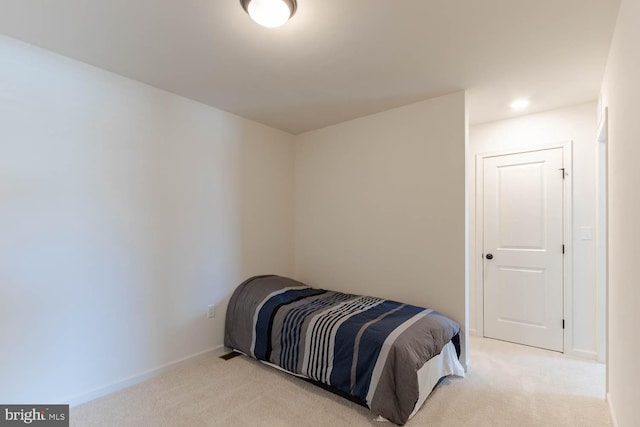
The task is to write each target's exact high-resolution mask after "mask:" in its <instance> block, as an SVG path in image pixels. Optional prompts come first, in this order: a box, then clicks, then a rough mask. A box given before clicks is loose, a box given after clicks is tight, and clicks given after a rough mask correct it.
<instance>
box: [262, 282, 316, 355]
mask: <svg viewBox="0 0 640 427" xmlns="http://www.w3.org/2000/svg"><path fill="white" fill-rule="evenodd" d="M323 292H326V291H324V290H322V289H313V288H305V289H292V290H289V291H286V292H283V293H281V294H278V295H274V296H273V297H271V298H269V300H268V301H267V302H265V303H264V304H263V305H262V308H261V309H260V312H259V313H258V321H257V322H256V343H255V347H254V350H253V353H254V355H255V357H256V359H259V360H268V359H267V358H266V357H267V352H270V351H271V329H272V328H273V317H274V316H275V314H276V313H277V310H278V308H280V307H281V306H283V305H286V304H290V303H292V302H294V301H296V300H299V299H300V298H305V297H308V296H313V295H318V294H320V293H323Z"/></svg>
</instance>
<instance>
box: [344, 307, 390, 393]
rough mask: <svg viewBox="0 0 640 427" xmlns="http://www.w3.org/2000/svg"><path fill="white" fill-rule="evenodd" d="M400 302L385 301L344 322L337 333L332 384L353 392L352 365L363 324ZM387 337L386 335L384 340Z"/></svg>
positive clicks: (347, 391) (346, 391)
mask: <svg viewBox="0 0 640 427" xmlns="http://www.w3.org/2000/svg"><path fill="white" fill-rule="evenodd" d="M400 305H402V304H400V303H399V302H395V301H384V302H383V303H381V304H378V305H376V306H375V307H372V308H370V309H369V310H367V311H364V312H362V313H360V314H357V315H355V316H353V317H352V318H351V319H349V321H348V322H346V323H344V324H342V326H341V327H340V329H338V333H337V334H336V346H335V352H334V355H333V370H332V371H331V385H332V386H334V387H336V388H338V389H339V390H341V391H343V392H345V393H350V392H351V366H352V365H353V356H354V351H353V350H354V348H353V347H354V343H355V339H356V336H357V334H358V332H359V331H360V329H361V328H362V326H363V325H364V324H365V323H367V322H370V321H372V320H374V319H377V318H378V317H379V316H380V315H382V314H384V313H387V312H389V311H391V310H394V309H396V308H397V307H399V306H400ZM386 338H387V337H386V336H384V337H383V339H382V342H384V340H385V339H386Z"/></svg>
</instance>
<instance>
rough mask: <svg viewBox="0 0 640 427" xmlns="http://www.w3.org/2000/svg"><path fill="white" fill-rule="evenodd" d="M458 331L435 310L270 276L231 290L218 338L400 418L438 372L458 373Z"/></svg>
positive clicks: (417, 406)
mask: <svg viewBox="0 0 640 427" xmlns="http://www.w3.org/2000/svg"><path fill="white" fill-rule="evenodd" d="M459 333H460V326H459V325H458V324H457V323H456V322H455V321H453V320H452V319H449V318H448V317H446V316H444V315H442V314H440V313H438V312H437V311H434V310H430V309H426V308H422V307H416V306H413V305H409V304H403V303H399V302H396V301H390V300H384V299H380V298H374V297H367V296H360V295H351V294H345V293H340V292H333V291H328V290H324V289H316V288H312V287H309V286H307V285H304V284H303V283H300V282H297V281H295V280H292V279H289V278H286V277H281V276H274V275H269V276H256V277H252V278H250V279H248V280H246V281H245V282H243V283H242V284H241V285H240V286H238V288H237V289H236V290H235V292H234V293H233V295H232V296H231V299H230V301H229V306H228V309H227V317H226V323H225V338H224V342H225V346H226V347H229V348H231V349H232V350H234V351H237V352H240V353H243V354H245V355H247V356H250V357H253V358H255V359H258V360H260V361H262V362H265V363H267V364H270V365H272V366H275V367H277V368H279V369H281V370H284V371H286V372H288V373H291V374H293V375H296V376H299V377H302V378H304V379H306V380H308V381H311V382H314V383H316V384H317V385H320V386H322V387H324V388H326V389H329V390H330V391H332V392H334V393H337V394H339V395H341V396H344V397H346V398H348V399H350V400H352V401H355V402H357V403H359V404H361V405H363V406H365V407H367V408H369V409H370V410H371V411H372V412H373V413H374V414H376V415H377V416H379V417H380V419H386V420H389V421H392V422H394V423H396V424H399V425H403V424H405V423H406V422H407V421H408V420H409V419H410V418H411V417H412V416H413V415H415V413H416V412H417V411H418V409H420V407H421V406H422V404H423V403H424V401H425V400H426V398H427V397H428V395H429V394H430V393H431V391H432V390H433V388H434V387H435V386H436V385H437V383H438V381H439V380H440V379H441V378H442V377H445V376H447V375H458V376H464V370H463V368H462V366H461V365H460V362H459V361H458V358H459V357H460V335H459Z"/></svg>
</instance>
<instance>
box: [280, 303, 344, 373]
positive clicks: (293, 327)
mask: <svg viewBox="0 0 640 427" xmlns="http://www.w3.org/2000/svg"><path fill="white" fill-rule="evenodd" d="M351 298H353V295H349V294H342V293H335V292H334V293H332V295H330V296H328V297H326V298H319V299H314V300H312V301H309V302H308V303H306V304H303V305H298V306H297V307H295V308H292V309H291V310H290V311H289V312H288V313H287V314H286V317H285V319H284V321H283V322H282V335H281V347H282V349H281V352H280V366H282V367H283V368H284V369H286V370H288V371H291V372H296V373H300V367H299V366H298V360H299V357H300V349H301V347H302V346H304V343H301V342H300V337H301V335H302V326H303V324H304V322H305V321H306V319H307V318H308V317H309V316H311V315H314V314H316V313H317V312H318V311H321V310H324V309H326V308H327V307H329V306H331V305H334V304H338V303H340V302H343V301H346V300H348V299H351Z"/></svg>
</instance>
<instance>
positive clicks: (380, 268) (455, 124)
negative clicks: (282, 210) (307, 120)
mask: <svg viewBox="0 0 640 427" xmlns="http://www.w3.org/2000/svg"><path fill="white" fill-rule="evenodd" d="M465 108H466V107H465V94H464V92H458V93H454V94H451V95H447V96H443V97H439V98H435V99H432V100H428V101H424V102H420V103H417V104H412V105H408V106H405V107H401V108H396V109H393V110H390V111H386V112H383V113H379V114H374V115H371V116H367V117H363V118H360V119H356V120H352V121H349V122H345V123H341V124H338V125H335V126H330V127H327V128H323V129H320V130H317V131H313V132H309V133H306V134H302V135H299V136H297V137H296V190H295V191H296V192H295V194H296V196H295V206H296V227H295V233H296V251H295V253H296V263H295V271H296V277H297V278H298V279H300V280H302V281H303V282H307V283H309V284H312V285H316V286H321V287H327V288H329V289H336V290H340V291H346V292H353V293H358V294H368V295H374V296H379V297H384V298H391V299H395V300H399V301H403V302H408V303H412V304H415V305H421V306H426V307H429V308H433V309H436V310H438V311H441V312H443V313H445V314H447V315H449V316H451V317H452V318H454V319H456V320H457V321H458V322H460V323H461V325H462V327H463V330H464V332H465V333H466V331H467V328H466V326H465V322H466V313H465V289H466V286H465V265H466V264H465V263H466V258H465V151H466V122H465ZM463 360H466V359H464V358H463Z"/></svg>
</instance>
